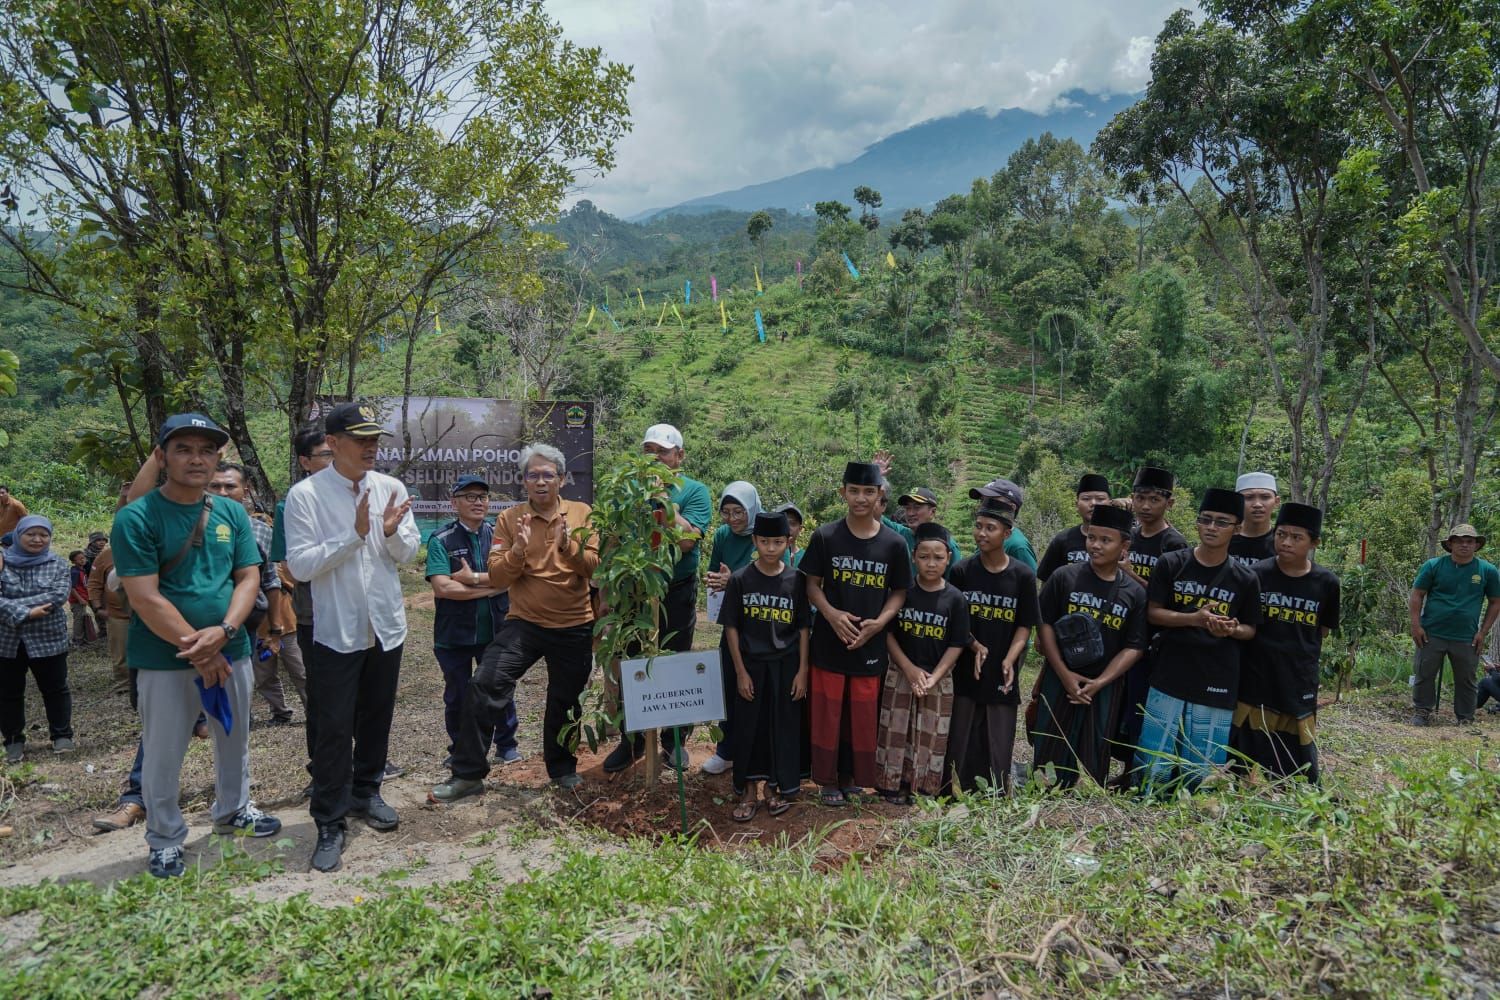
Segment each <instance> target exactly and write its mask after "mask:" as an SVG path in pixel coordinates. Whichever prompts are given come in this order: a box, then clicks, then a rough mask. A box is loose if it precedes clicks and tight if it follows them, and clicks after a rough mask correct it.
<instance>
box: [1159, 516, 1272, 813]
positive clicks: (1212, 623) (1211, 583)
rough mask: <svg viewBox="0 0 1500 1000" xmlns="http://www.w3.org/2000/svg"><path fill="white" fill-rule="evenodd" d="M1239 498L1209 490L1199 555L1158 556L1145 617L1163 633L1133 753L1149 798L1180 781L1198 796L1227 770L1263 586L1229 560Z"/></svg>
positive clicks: (1200, 527) (1200, 518) (1191, 551)
mask: <svg viewBox="0 0 1500 1000" xmlns="http://www.w3.org/2000/svg"><path fill="white" fill-rule="evenodd" d="M1244 513H1245V498H1244V497H1242V496H1240V495H1239V494H1238V493H1235V492H1234V491H1232V490H1223V489H1209V490H1206V491H1205V492H1204V494H1203V501H1202V503H1201V504H1200V505H1199V508H1198V538H1199V542H1198V545H1197V547H1196V548H1192V549H1187V550H1185V551H1181V552H1173V553H1171V554H1170V555H1167V556H1164V557H1162V560H1161V561H1160V562H1159V563H1157V565H1156V567H1155V570H1154V571H1153V572H1152V574H1151V587H1150V590H1149V591H1148V597H1149V599H1150V612H1149V617H1150V619H1151V624H1153V625H1155V626H1157V627H1158V628H1160V629H1161V630H1162V632H1161V638H1160V640H1159V642H1158V644H1157V652H1156V654H1155V656H1154V657H1153V659H1152V670H1151V690H1150V692H1149V693H1148V694H1147V695H1146V712H1145V720H1144V722H1143V723H1142V725H1141V738H1140V743H1139V744H1138V745H1137V747H1136V754H1135V770H1136V776H1137V778H1138V780H1139V781H1140V782H1141V786H1142V788H1143V790H1144V791H1145V792H1147V793H1148V794H1149V793H1151V792H1153V791H1158V790H1160V789H1161V788H1162V787H1163V786H1165V785H1169V784H1172V783H1175V782H1176V781H1181V782H1183V783H1185V784H1186V785H1187V786H1188V787H1189V788H1196V787H1197V786H1198V784H1199V783H1201V782H1202V781H1203V779H1204V778H1205V777H1207V776H1208V771H1209V769H1210V768H1213V767H1221V766H1223V764H1224V759H1225V756H1226V750H1227V748H1228V745H1229V724H1230V721H1231V719H1232V718H1233V715H1234V706H1235V694H1236V692H1237V690H1238V689H1239V681H1240V651H1241V649H1242V647H1243V645H1244V644H1245V643H1246V642H1248V641H1249V640H1251V639H1253V638H1255V626H1256V625H1257V624H1258V623H1259V622H1260V583H1259V581H1257V580H1256V578H1255V574H1254V573H1253V572H1251V571H1250V570H1249V569H1248V568H1246V567H1244V566H1242V565H1240V564H1239V563H1237V562H1235V561H1234V560H1233V559H1231V558H1229V540H1230V539H1231V538H1233V537H1234V529H1235V527H1236V526H1237V525H1238V524H1239V523H1240V520H1241V518H1242V517H1243V516H1244Z"/></svg>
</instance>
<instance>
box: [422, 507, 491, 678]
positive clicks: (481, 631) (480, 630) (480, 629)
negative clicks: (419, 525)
mask: <svg viewBox="0 0 1500 1000" xmlns="http://www.w3.org/2000/svg"><path fill="white" fill-rule="evenodd" d="M459 530H460V531H463V532H464V533H465V534H467V535H468V536H469V551H470V552H478V551H479V539H477V538H475V537H474V534H473V533H472V532H470V531H469V530H468V529H467V528H460V529H459ZM469 568H470V569H474V568H475V567H474V566H473V565H472V564H470V566H469ZM478 568H479V571H480V572H481V573H482V572H484V567H482V566H481V567H478ZM426 575H427V579H429V580H431V579H432V578H433V577H435V576H452V575H453V563H452V561H451V560H450V559H449V558H448V548H447V546H445V545H444V544H443V540H442V539H441V538H439V537H438V536H437V532H436V531H434V532H433V533H432V536H431V537H430V538H428V539H427V574H426ZM439 600H441V598H439ZM458 603H465V604H467V603H472V604H474V605H476V607H477V610H478V617H477V618H475V619H474V630H475V631H474V643H475V645H478V644H479V643H488V642H489V641H490V640H491V639H493V638H494V637H495V620H494V616H492V615H491V614H490V599H489V598H488V597H481V598H479V599H478V600H477V601H472V602H469V601H464V602H458ZM432 644H433V646H435V647H436V648H438V649H447V648H449V647H448V644H447V643H445V642H438V641H437V640H436V639H434V640H433V643H432Z"/></svg>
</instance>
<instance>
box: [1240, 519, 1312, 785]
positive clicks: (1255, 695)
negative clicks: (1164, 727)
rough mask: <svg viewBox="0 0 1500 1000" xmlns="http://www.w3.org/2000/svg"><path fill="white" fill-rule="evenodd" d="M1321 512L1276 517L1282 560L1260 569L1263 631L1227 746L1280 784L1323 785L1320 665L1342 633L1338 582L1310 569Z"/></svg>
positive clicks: (1243, 679) (1249, 654)
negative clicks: (1326, 646)
mask: <svg viewBox="0 0 1500 1000" xmlns="http://www.w3.org/2000/svg"><path fill="white" fill-rule="evenodd" d="M1322 533H1323V512H1322V511H1321V510H1319V509H1318V508H1316V507H1309V506H1308V505H1306V504H1300V503H1286V504H1283V505H1282V507H1281V510H1280V511H1279V512H1277V515H1276V530H1275V536H1276V557H1275V558H1274V559H1265V560H1262V561H1261V562H1258V563H1256V564H1255V566H1254V572H1255V575H1256V577H1257V578H1259V580H1260V610H1261V623H1260V627H1259V628H1257V629H1256V630H1255V638H1254V639H1253V640H1251V642H1250V646H1249V648H1247V649H1246V650H1245V656H1244V662H1243V664H1242V665H1241V667H1240V694H1239V704H1238V705H1237V706H1235V710H1234V724H1233V728H1231V729H1230V731H1229V745H1230V746H1231V747H1233V748H1234V749H1235V751H1236V752H1237V753H1240V754H1242V755H1244V757H1245V758H1247V759H1248V760H1249V762H1251V763H1254V764H1258V765H1260V766H1261V767H1263V768H1265V770H1266V771H1268V772H1269V773H1271V774H1273V775H1276V776H1277V777H1286V776H1288V775H1292V774H1302V775H1303V776H1305V777H1306V778H1307V779H1308V780H1309V781H1311V782H1313V783H1314V784H1316V783H1317V781H1318V745H1317V743H1316V742H1315V737H1316V728H1317V721H1318V658H1319V656H1320V655H1321V654H1322V651H1323V640H1324V638H1326V637H1327V635H1328V633H1329V632H1331V631H1333V630H1334V629H1336V628H1338V627H1339V578H1338V577H1336V576H1334V575H1333V572H1332V571H1330V570H1328V569H1325V568H1324V567H1322V566H1318V565H1317V564H1315V563H1314V562H1313V561H1312V555H1313V550H1314V549H1316V548H1317V547H1318V539H1319V538H1320V537H1321V535H1322Z"/></svg>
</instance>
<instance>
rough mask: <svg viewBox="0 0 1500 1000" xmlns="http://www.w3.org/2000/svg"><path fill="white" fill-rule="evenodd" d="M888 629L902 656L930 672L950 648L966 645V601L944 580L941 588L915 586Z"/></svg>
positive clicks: (967, 640) (957, 590)
mask: <svg viewBox="0 0 1500 1000" xmlns="http://www.w3.org/2000/svg"><path fill="white" fill-rule="evenodd" d="M890 628H891V632H892V633H893V634H894V635H895V636H896V644H897V645H899V646H900V647H901V652H903V653H905V654H906V658H907V659H908V660H910V661H911V662H912V664H913V665H914V666H917V667H919V668H921V669H922V670H925V671H926V672H927V673H929V674H930V673H932V672H933V671H934V670H936V669H937V665H938V661H939V660H941V659H942V658H943V654H944V653H946V652H947V651H948V650H949V649H950V648H952V647H954V646H957V647H960V648H962V647H964V646H967V645H968V644H969V604H968V602H967V601H965V600H964V595H963V593H962V592H961V591H960V590H959V589H958V588H957V587H955V586H953V584H951V583H948V582H947V581H946V580H945V581H943V589H942V590H923V589H922V587H920V586H916V587H913V588H911V589H910V590H908V591H907V592H906V603H905V604H904V605H902V606H901V610H900V611H898V612H896V617H895V618H894V619H893V620H892V621H891V626H890Z"/></svg>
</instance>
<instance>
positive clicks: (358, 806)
mask: <svg viewBox="0 0 1500 1000" xmlns="http://www.w3.org/2000/svg"><path fill="white" fill-rule="evenodd" d="M349 815H350V816H358V817H361V818H362V819H363V820H364V821H365V822H366V823H367V824H369V827H370V829H372V830H394V829H396V825H397V824H398V823H400V822H401V821H400V819H399V818H398V817H397V816H396V810H394V809H392V808H391V807H390V806H388V805H386V804H385V799H382V798H381V797H380V796H379V795H372V796H370V798H369V800H368V801H365V802H354V803H353V804H351V805H350V807H349Z"/></svg>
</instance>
